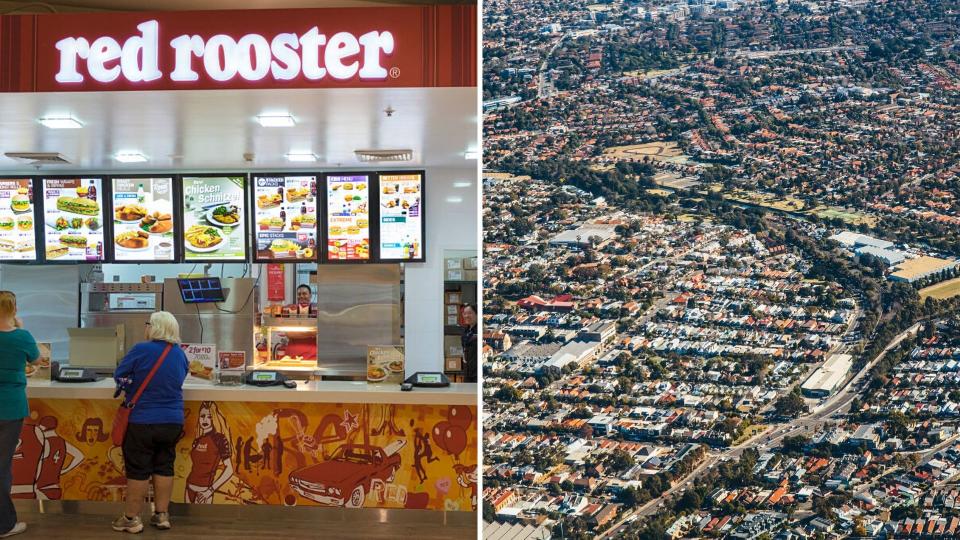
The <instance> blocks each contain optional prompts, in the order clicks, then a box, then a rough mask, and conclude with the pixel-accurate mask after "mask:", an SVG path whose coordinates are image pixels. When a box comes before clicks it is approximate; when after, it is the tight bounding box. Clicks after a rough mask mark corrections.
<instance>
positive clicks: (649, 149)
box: [603, 141, 690, 164]
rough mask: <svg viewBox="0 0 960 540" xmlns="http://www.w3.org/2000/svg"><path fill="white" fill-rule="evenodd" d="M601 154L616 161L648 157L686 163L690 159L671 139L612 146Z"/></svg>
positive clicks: (667, 161) (639, 159) (637, 159)
mask: <svg viewBox="0 0 960 540" xmlns="http://www.w3.org/2000/svg"><path fill="white" fill-rule="evenodd" d="M603 154H604V156H605V157H607V158H613V159H615V160H617V161H642V160H643V158H649V159H651V160H655V161H662V162H665V163H681V164H686V163H687V162H688V161H689V160H690V156H687V155H685V154H684V153H683V152H682V151H681V150H680V147H679V146H677V143H676V142H673V141H659V142H650V143H644V144H630V145H627V146H613V147H611V148H607V149H606V150H604V151H603Z"/></svg>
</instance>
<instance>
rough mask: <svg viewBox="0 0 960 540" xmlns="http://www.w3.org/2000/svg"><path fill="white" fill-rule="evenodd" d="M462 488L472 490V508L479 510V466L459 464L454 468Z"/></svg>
mask: <svg viewBox="0 0 960 540" xmlns="http://www.w3.org/2000/svg"><path fill="white" fill-rule="evenodd" d="M453 470H454V471H455V472H456V473H457V483H458V484H460V487H462V488H465V489H469V490H470V508H471V509H473V510H474V511H476V509H477V466H476V465H463V464H460V463H457V464H456V465H454V466H453Z"/></svg>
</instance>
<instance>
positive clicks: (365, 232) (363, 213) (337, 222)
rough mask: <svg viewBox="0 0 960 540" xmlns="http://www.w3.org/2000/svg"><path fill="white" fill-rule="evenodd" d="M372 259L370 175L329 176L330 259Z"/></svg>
mask: <svg viewBox="0 0 960 540" xmlns="http://www.w3.org/2000/svg"><path fill="white" fill-rule="evenodd" d="M368 259H370V177H369V176H366V175H356V176H335V175H330V176H327V260H329V261H364V260H368Z"/></svg>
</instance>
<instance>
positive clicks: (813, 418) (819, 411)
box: [597, 323, 932, 539]
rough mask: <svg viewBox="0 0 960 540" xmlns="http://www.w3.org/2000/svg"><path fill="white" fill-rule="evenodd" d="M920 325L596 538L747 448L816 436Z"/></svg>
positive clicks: (653, 510)
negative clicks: (813, 403)
mask: <svg viewBox="0 0 960 540" xmlns="http://www.w3.org/2000/svg"><path fill="white" fill-rule="evenodd" d="M920 325H921V323H916V324H914V325H913V326H911V327H910V328H907V329H906V330H904V331H903V332H901V333H900V334H898V335H897V336H896V337H895V338H894V339H893V340H891V341H890V343H889V344H888V345H887V346H886V348H884V349H883V351H881V352H880V354H878V355H877V357H876V358H874V359H873V360H872V361H870V362H868V363H867V364H866V365H865V366H863V368H861V369H860V371H858V372H857V373H856V374H855V375H854V376H853V377H852V378H850V380H849V381H848V382H847V384H846V385H844V387H843V388H842V389H841V390H840V391H839V392H837V393H836V394H835V395H834V396H833V397H831V398H830V399H828V400H827V401H825V402H824V403H823V404H821V405H820V406H818V407H817V408H815V409H814V410H813V411H811V412H810V413H808V414H806V415H804V416H801V417H799V418H797V419H796V420H793V421H791V422H789V423H779V424H771V425H770V427H768V428H767V429H765V430H764V431H762V432H760V433H757V434H756V435H754V436H753V437H751V438H749V439H747V440H746V441H744V442H742V443H740V444H738V445H736V446H731V447H730V448H727V449H726V450H724V451H723V452H721V453H719V454H707V458H706V459H704V460H703V461H702V462H701V463H700V465H699V466H697V468H696V469H694V470H693V472H691V473H690V474H688V475H687V476H686V477H685V478H684V479H683V481H681V482H678V483H677V484H675V485H674V486H673V487H671V488H670V489H668V490H667V491H665V492H663V493H662V494H661V495H660V496H659V497H657V498H655V499H652V500H651V501H650V502H648V503H646V504H645V505H643V506H641V507H640V508H637V509H636V510H634V511H633V512H628V513H626V514H624V516H623V517H622V518H621V520H620V521H618V522H617V523H616V524H614V525H613V526H612V527H610V529H608V530H607V531H606V532H604V533H602V534H600V535H598V536H597V538H598V539H603V538H612V537H615V536H616V534H617V533H618V532H619V531H620V530H621V529H623V528H624V527H625V526H626V525H627V524H628V523H629V522H631V521H633V520H634V519H636V517H637V516H650V515H652V514H655V513H656V512H657V511H658V510H660V508H661V504H664V505H665V504H666V501H667V500H669V499H670V498H671V497H673V496H674V495H676V494H678V493H680V492H683V491H685V490H686V489H687V488H688V487H691V486H692V485H693V484H694V483H695V482H696V481H697V479H698V478H700V477H701V476H703V475H704V474H705V473H706V472H707V471H709V470H711V469H713V467H714V466H715V465H716V464H717V463H718V462H720V461H730V460H736V459H739V458H740V455H741V454H743V452H744V451H745V450H747V449H748V448H758V449H759V450H763V449H765V448H771V447H774V446H776V445H777V444H778V443H779V442H780V441H781V440H782V439H783V438H785V437H790V436H797V435H804V434H807V433H813V432H814V431H816V429H817V428H818V427H819V426H820V424H822V423H824V422H825V421H827V420H828V419H829V418H830V417H832V416H833V415H834V414H836V413H838V412H842V411H843V409H844V408H846V407H847V406H849V405H850V403H851V402H852V401H853V399H854V398H855V397H856V396H857V390H858V388H859V385H860V383H861V382H862V381H863V379H864V378H865V377H866V376H867V375H868V374H869V373H870V370H871V369H873V366H875V365H877V362H879V361H880V360H882V359H883V358H884V357H885V356H886V355H887V353H889V352H890V351H892V350H893V349H894V348H896V347H897V346H898V345H900V343H901V342H902V341H903V340H904V339H906V338H907V337H908V336H911V335H915V334H916V333H917V331H918V330H919V329H920ZM931 454H932V453H931Z"/></svg>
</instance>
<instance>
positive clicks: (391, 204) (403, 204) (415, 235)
mask: <svg viewBox="0 0 960 540" xmlns="http://www.w3.org/2000/svg"><path fill="white" fill-rule="evenodd" d="M380 259H381V260H397V261H414V260H423V175H421V174H419V173H416V174H385V175H381V176H380Z"/></svg>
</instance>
